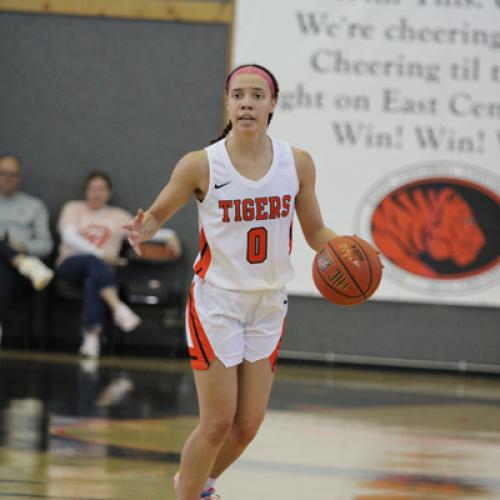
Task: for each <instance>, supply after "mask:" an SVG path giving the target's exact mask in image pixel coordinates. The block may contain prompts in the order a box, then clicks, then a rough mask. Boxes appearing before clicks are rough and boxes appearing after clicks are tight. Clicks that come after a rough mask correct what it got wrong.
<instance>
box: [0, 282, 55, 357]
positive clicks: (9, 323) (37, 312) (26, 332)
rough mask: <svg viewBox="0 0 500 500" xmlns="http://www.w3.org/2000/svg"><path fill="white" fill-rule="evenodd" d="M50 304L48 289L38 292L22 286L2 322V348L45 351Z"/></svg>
mask: <svg viewBox="0 0 500 500" xmlns="http://www.w3.org/2000/svg"><path fill="white" fill-rule="evenodd" d="M49 302H50V292H49V290H48V289H44V290H42V291H39V292H37V291H35V290H33V288H31V286H29V285H28V286H20V287H19V289H17V290H16V293H15V295H14V297H13V301H12V303H11V305H10V307H9V310H8V312H7V314H6V317H5V318H4V320H3V322H2V339H1V342H2V347H4V348H21V349H29V350H33V349H39V348H42V349H43V348H44V347H45V341H46V338H47V327H48V325H47V317H48V308H49Z"/></svg>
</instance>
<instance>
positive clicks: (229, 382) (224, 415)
mask: <svg viewBox="0 0 500 500" xmlns="http://www.w3.org/2000/svg"><path fill="white" fill-rule="evenodd" d="M237 370H238V367H236V366H233V367H230V368H226V367H224V365H223V364H222V363H221V362H220V361H219V360H218V359H215V360H214V361H213V362H212V363H211V365H210V368H209V369H208V370H195V371H194V378H195V383H196V391H197V394H198V403H199V412H200V419H199V423H198V425H197V427H196V429H195V430H194V431H193V432H192V434H191V435H190V436H189V438H188V440H187V441H186V444H185V445H184V448H183V450H182V454H181V467H180V474H179V482H178V487H177V491H176V493H177V495H178V497H179V499H180V500H199V498H200V494H201V491H202V489H203V486H204V484H205V481H206V480H207V478H208V475H209V473H210V470H211V469H212V467H213V464H214V460H215V458H216V456H217V454H218V453H219V450H220V448H221V446H222V445H223V443H224V441H225V440H226V438H227V436H228V434H229V432H230V430H231V428H232V425H233V420H234V417H235V413H236V404H237V394H238V385H237Z"/></svg>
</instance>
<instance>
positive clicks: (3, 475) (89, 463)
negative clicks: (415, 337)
mask: <svg viewBox="0 0 500 500" xmlns="http://www.w3.org/2000/svg"><path fill="white" fill-rule="evenodd" d="M0 397H1V407H0V463H1V465H2V466H1V468H0V497H1V498H11V499H18V498H52V499H59V500H77V499H78V500H104V499H106V500H110V499H113V500H160V499H162V500H165V499H173V498H174V495H173V492H172V489H171V477H172V475H173V474H174V473H175V471H176V470H177V463H178V460H179V452H180V449H181V446H182V444H183V442H184V440H185V438H186V436H187V435H188V434H189V432H190V431H191V429H192V428H193V426H194V425H195V422H196V412H197V405H196V397H195V391H194V385H193V380H192V375H191V371H190V368H189V366H188V364H187V363H186V362H184V361H171V360H160V359H142V360H140V359H124V358H121V359H114V358H108V359H106V358H102V359H101V360H99V362H93V361H88V360H80V359H78V358H77V357H75V356H61V355H49V354H35V353H31V354H30V353H26V352H24V353H16V352H6V351H4V352H1V353H0ZM218 491H219V493H220V495H221V497H222V499H223V500H254V499H255V498H259V499H262V500H267V499H269V500H271V499H272V500H290V499H291V500H303V499H308V500H309V499H328V500H369V499H373V500H374V499H378V500H402V499H419V500H423V499H436V500H438V499H447V498H460V499H500V379H499V378H495V377H486V376H475V375H472V374H467V375H461V374H456V375H455V374H436V373H433V374H431V373H428V372H427V373H422V372H419V373H412V372H396V371H387V370H386V371H384V370H378V371H377V370H366V369H345V368H342V369H341V368H332V367H305V366H291V365H284V364H282V365H281V366H280V368H279V370H278V375H277V379H276V383H275V387H274V391H273V394H272V398H271V403H270V408H269V413H268V416H267V418H266V420H265V422H264V424H263V427H262V429H261V431H260V433H259V435H258V436H257V438H256V440H255V441H254V443H252V445H251V446H250V448H249V449H248V450H247V451H246V453H245V454H244V456H243V457H242V458H241V459H240V460H239V461H238V462H237V463H236V464H235V465H234V466H233V468H232V469H231V470H230V471H228V472H227V474H226V475H225V476H223V477H222V478H221V479H220V480H219V483H218Z"/></svg>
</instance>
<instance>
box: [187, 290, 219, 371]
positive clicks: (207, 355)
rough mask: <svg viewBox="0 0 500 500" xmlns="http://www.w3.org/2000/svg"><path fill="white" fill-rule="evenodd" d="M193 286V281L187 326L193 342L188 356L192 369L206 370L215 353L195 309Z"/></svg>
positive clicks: (189, 298)
mask: <svg viewBox="0 0 500 500" xmlns="http://www.w3.org/2000/svg"><path fill="white" fill-rule="evenodd" d="M194 286H195V284H194V283H193V284H192V285H191V289H190V290H189V297H188V315H189V316H188V326H189V332H190V333H191V339H192V343H193V347H189V357H190V358H191V366H192V368H193V370H208V368H209V367H210V363H211V362H212V361H213V360H214V358H215V353H214V351H213V349H212V346H211V345H210V342H209V340H208V337H207V334H206V333H205V329H204V328H203V325H202V324H201V321H200V318H199V316H198V313H197V311H196V304H195V301H194Z"/></svg>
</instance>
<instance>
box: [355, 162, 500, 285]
mask: <svg viewBox="0 0 500 500" xmlns="http://www.w3.org/2000/svg"><path fill="white" fill-rule="evenodd" d="M499 193H500V179H498V178H496V177H495V176H493V174H491V173H489V172H485V171H484V170H482V169H479V168H477V167H472V166H470V165H466V164H462V163H454V162H428V163H423V164H419V165H415V166H410V167H407V168H404V169H401V170H399V171H396V172H394V173H392V174H391V175H389V176H387V177H385V178H384V179H382V180H381V181H379V182H378V183H377V184H376V185H374V186H372V188H371V189H370V191H369V192H368V194H367V195H366V196H365V198H364V199H363V200H362V202H361V204H360V206H359V207H358V210H357V214H356V221H355V225H356V229H357V231H359V232H360V234H361V235H369V236H370V238H371V240H372V241H373V242H374V243H375V245H376V246H377V248H378V249H379V250H380V252H381V254H382V256H383V258H384V263H385V264H386V273H387V276H388V277H389V276H390V277H392V278H395V279H397V281H399V282H402V283H404V284H406V285H410V286H411V287H417V288H422V289H425V290H434V291H441V292H450V291H459V290H467V289H470V288H476V287H478V286H482V285H485V284H488V283H490V282H491V281H493V280H495V279H496V278H498V277H499V274H500V273H499V272H498V271H499V269H498V268H499V267H500V266H498V264H499V262H500V222H499V221H500V195H499Z"/></svg>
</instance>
